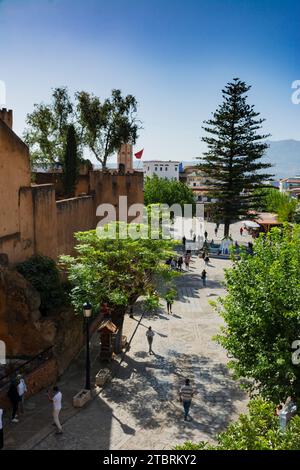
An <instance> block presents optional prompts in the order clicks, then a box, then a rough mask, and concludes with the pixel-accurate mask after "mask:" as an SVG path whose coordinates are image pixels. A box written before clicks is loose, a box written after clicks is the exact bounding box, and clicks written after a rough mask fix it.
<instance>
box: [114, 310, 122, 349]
mask: <svg viewBox="0 0 300 470" xmlns="http://www.w3.org/2000/svg"><path fill="white" fill-rule="evenodd" d="M124 315H125V312H124V311H120V310H114V311H113V312H112V313H111V321H112V322H113V323H114V324H115V325H116V326H117V328H118V332H117V334H116V337H115V343H114V353H115V354H120V353H121V352H122V334H123V324H124Z"/></svg>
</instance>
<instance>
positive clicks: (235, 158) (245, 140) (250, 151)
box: [199, 78, 271, 237]
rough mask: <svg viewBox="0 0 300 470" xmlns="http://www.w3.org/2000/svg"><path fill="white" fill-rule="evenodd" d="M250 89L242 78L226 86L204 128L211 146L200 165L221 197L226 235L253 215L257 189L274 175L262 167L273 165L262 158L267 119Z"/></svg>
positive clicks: (217, 209) (218, 212) (218, 210)
mask: <svg viewBox="0 0 300 470" xmlns="http://www.w3.org/2000/svg"><path fill="white" fill-rule="evenodd" d="M249 89H250V86H247V85H246V83H245V82H243V81H241V80H239V79H238V78H235V79H234V80H233V82H231V83H228V84H227V85H226V87H225V89H224V90H222V93H223V103H222V104H221V105H220V106H219V107H218V109H217V110H216V111H215V112H214V113H213V117H212V119H210V120H208V121H205V126H204V128H203V129H204V130H205V131H206V132H207V133H208V136H205V137H203V138H202V141H203V142H205V143H206V144H207V148H208V150H207V152H206V153H204V157H203V159H202V162H201V163H200V164H199V168H200V169H201V171H202V173H203V175H204V176H205V177H207V185H208V186H209V190H210V195H211V196H212V197H213V198H215V199H217V202H216V203H214V214H215V218H216V220H218V221H223V222H224V236H225V237H227V236H228V235H229V229H230V224H231V223H233V222H235V221H236V220H238V219H239V218H243V217H244V218H249V213H248V212H249V210H250V209H255V208H256V206H257V203H258V202H259V201H258V200H257V196H256V195H255V193H254V189H255V188H256V187H257V186H258V185H262V184H263V183H264V182H265V181H267V180H269V179H270V175H269V174H266V173H264V172H263V171H261V170H265V169H267V168H269V167H270V166H271V165H269V164H267V163H263V162H262V161H261V157H262V156H263V155H264V152H265V150H266V148H267V144H266V143H265V141H264V140H265V139H266V138H267V137H268V136H267V135H263V134H259V133H258V131H259V130H260V129H261V126H262V123H263V122H264V119H261V118H259V113H257V112H256V111H255V110H254V106H250V105H249V104H248V103H247V95H246V93H247V91H248V90H249Z"/></svg>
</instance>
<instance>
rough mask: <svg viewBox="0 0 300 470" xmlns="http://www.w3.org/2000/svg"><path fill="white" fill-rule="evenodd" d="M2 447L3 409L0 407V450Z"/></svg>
mask: <svg viewBox="0 0 300 470" xmlns="http://www.w3.org/2000/svg"><path fill="white" fill-rule="evenodd" d="M1 449H3V410H2V408H0V450H1Z"/></svg>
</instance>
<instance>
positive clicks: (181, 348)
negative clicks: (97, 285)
mask: <svg viewBox="0 0 300 470" xmlns="http://www.w3.org/2000/svg"><path fill="white" fill-rule="evenodd" d="M239 227H240V224H236V225H235V226H233V227H232V231H231V233H232V236H233V238H234V239H235V240H238V241H240V235H239ZM213 229H214V225H213V224H208V233H209V239H211V238H214V239H216V238H215V236H214V233H213ZM219 236H221V230H220V234H219ZM242 239H243V240H244V241H245V242H246V241H248V240H249V238H248V236H244V237H242ZM229 265H230V261H228V260H221V259H211V261H210V264H209V266H208V267H206V268H205V269H206V270H207V273H208V277H207V287H206V288H204V287H202V281H201V278H200V274H201V271H202V269H203V267H204V262H203V260H202V259H200V258H198V257H196V256H193V257H192V263H191V267H190V271H189V272H185V273H184V274H183V275H182V276H181V277H180V278H178V280H177V281H176V282H177V285H178V300H177V301H176V302H175V303H174V306H173V315H168V314H167V313H166V308H165V305H164V303H163V302H162V309H161V311H160V312H159V313H158V314H157V315H156V316H144V317H143V319H142V321H141V323H140V325H139V327H138V328H137V330H136V333H135V335H134V337H133V340H132V343H131V348H130V351H129V352H128V353H127V354H126V356H125V357H124V361H123V362H122V364H121V366H120V367H119V369H118V370H117V373H116V376H115V377H114V378H113V380H112V381H111V382H110V383H109V384H107V385H106V386H105V387H104V388H103V389H102V390H100V391H99V394H98V395H96V396H95V397H94V399H93V401H92V402H90V403H89V404H88V405H87V406H86V407H85V408H84V409H81V410H75V409H74V408H73V407H72V396H73V395H74V394H75V393H76V392H77V391H78V390H79V389H80V388H81V387H82V384H83V383H84V378H83V374H84V354H83V355H81V356H79V358H78V359H77V360H76V361H74V362H73V363H72V365H71V367H70V368H69V369H68V371H67V372H66V373H65V375H64V376H63V377H62V379H61V381H60V383H59V385H60V387H61V389H62V392H63V395H64V403H63V404H64V409H63V411H62V415H61V417H62V422H63V425H64V426H63V427H64V434H63V435H56V434H54V429H53V427H52V426H51V405H50V404H49V403H48V402H47V398H46V395H45V392H43V393H40V394H39V395H37V396H35V397H32V398H31V399H30V400H28V401H27V404H26V408H27V409H26V413H25V415H24V417H21V420H20V423H19V424H17V425H14V426H13V425H12V424H10V425H9V426H8V428H6V447H7V448H10V449H36V450H42V449H170V448H172V447H173V446H174V445H176V444H178V443H182V442H184V441H186V440H191V441H199V440H206V441H213V440H214V436H215V435H216V434H217V433H218V432H220V431H222V430H224V429H225V427H226V425H227V424H228V423H229V422H231V421H233V420H234V419H235V418H236V417H237V416H238V415H239V413H241V412H244V411H245V410H246V404H247V397H246V395H245V394H244V393H243V392H242V391H241V389H240V388H239V385H238V384H237V383H236V382H235V381H233V380H232V378H231V376H230V373H229V371H228V369H227V367H226V362H227V361H228V358H227V355H226V352H225V351H224V350H223V349H222V348H221V347H220V346H219V345H218V344H217V343H215V342H214V341H213V339H212V337H213V336H214V335H215V334H216V333H217V332H218V331H219V327H220V326H221V325H222V319H220V317H219V316H218V314H217V313H216V312H215V311H214V310H213V309H212V307H211V306H210V304H209V302H210V300H212V299H216V298H217V297H218V296H219V295H224V289H223V287H222V285H221V283H222V280H223V278H224V268H226V267H228V266H229ZM139 319H140V312H139V311H138V309H137V310H136V312H135V316H134V319H131V318H129V317H126V320H125V333H126V335H127V337H128V338H130V337H131V335H132V333H133V332H134V330H135V329H136V326H137V322H138V321H139ZM150 325H151V326H152V328H153V330H154V332H155V337H154V342H153V351H154V355H151V356H149V355H148V353H147V350H148V348H147V341H146V336H145V333H146V329H147V328H148V326H150ZM96 340H97V338H96V337H95V338H94V339H93V348H92V362H93V366H92V367H93V373H95V372H96V371H97V367H98V368H99V364H98V359H97V351H98V348H97V344H96ZM187 377H189V378H190V379H191V381H192V385H193V387H194V388H195V390H196V394H195V397H194V400H193V403H192V408H191V416H192V418H193V419H192V421H190V422H185V421H184V420H183V412H182V405H181V403H180V402H179V400H178V390H179V388H180V386H181V385H182V384H183V382H184V379H185V378H187Z"/></svg>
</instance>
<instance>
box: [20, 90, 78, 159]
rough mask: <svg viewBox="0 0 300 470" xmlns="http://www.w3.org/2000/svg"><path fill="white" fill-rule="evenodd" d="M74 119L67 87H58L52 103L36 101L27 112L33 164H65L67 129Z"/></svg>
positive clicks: (53, 94)
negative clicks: (31, 110)
mask: <svg viewBox="0 0 300 470" xmlns="http://www.w3.org/2000/svg"><path fill="white" fill-rule="evenodd" d="M72 119H73V105H72V103H71V100H70V97H69V95H68V91H67V89H66V88H65V87H62V88H55V89H54V90H53V93H52V101H51V103H50V104H47V105H46V104H43V103H41V104H35V105H34V110H33V112H32V113H30V114H27V117H26V124H27V126H28V127H27V128H26V130H25V132H24V141H25V142H26V144H27V145H28V146H29V149H30V158H31V163H32V165H33V166H34V167H37V166H41V167H43V168H47V167H49V166H50V167H52V166H53V165H54V164H55V163H57V162H60V163H63V159H64V151H65V145H66V137H67V130H68V126H69V124H70V123H71V122H72Z"/></svg>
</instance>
